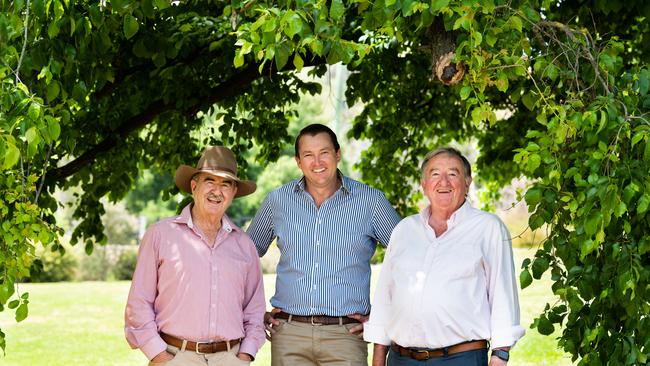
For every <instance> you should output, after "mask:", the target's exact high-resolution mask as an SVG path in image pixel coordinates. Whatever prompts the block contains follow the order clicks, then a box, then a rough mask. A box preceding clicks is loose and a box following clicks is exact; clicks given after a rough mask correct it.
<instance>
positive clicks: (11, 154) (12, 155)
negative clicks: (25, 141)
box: [4, 143, 20, 169]
mask: <svg viewBox="0 0 650 366" xmlns="http://www.w3.org/2000/svg"><path fill="white" fill-rule="evenodd" d="M19 158H20V150H18V148H17V147H16V145H14V144H12V143H8V144H7V149H6V150H5V156H4V168H5V169H9V168H11V167H13V166H14V165H16V163H17V162H18V159H19Z"/></svg>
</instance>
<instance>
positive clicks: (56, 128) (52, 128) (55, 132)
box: [47, 117, 61, 141]
mask: <svg viewBox="0 0 650 366" xmlns="http://www.w3.org/2000/svg"><path fill="white" fill-rule="evenodd" d="M47 131H48V133H49V134H50V139H52V140H53V141H54V140H58V139H59V135H61V125H59V121H57V120H56V119H54V118H51V117H50V118H47Z"/></svg>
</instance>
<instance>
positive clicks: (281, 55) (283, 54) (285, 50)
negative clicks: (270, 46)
mask: <svg viewBox="0 0 650 366" xmlns="http://www.w3.org/2000/svg"><path fill="white" fill-rule="evenodd" d="M287 61H289V47H287V46H283V47H278V48H276V50H275V63H276V65H277V67H278V70H282V68H283V67H284V65H286V64H287Z"/></svg>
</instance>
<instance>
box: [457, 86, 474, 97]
mask: <svg viewBox="0 0 650 366" xmlns="http://www.w3.org/2000/svg"><path fill="white" fill-rule="evenodd" d="M471 92H472V87H471V86H464V87H462V89H460V99H461V100H465V99H467V98H469V94H470V93H471Z"/></svg>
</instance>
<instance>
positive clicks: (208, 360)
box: [149, 345, 250, 366]
mask: <svg viewBox="0 0 650 366" xmlns="http://www.w3.org/2000/svg"><path fill="white" fill-rule="evenodd" d="M237 351H239V345H236V346H234V347H232V348H231V349H230V351H223V352H217V353H205V354H198V353H196V352H194V351H190V350H185V351H181V350H180V349H178V348H177V347H174V346H169V345H168V346H167V352H169V353H171V354H173V355H174V358H173V359H172V360H171V361H167V362H160V363H153V362H149V366H248V365H250V362H248V361H244V360H240V359H239V358H237Z"/></svg>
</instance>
